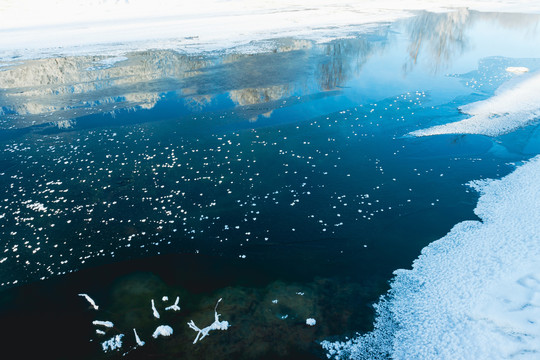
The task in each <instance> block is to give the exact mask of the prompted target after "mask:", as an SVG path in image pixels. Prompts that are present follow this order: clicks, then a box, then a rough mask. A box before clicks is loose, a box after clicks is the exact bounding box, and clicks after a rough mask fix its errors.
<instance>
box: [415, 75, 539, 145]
mask: <svg viewBox="0 0 540 360" xmlns="http://www.w3.org/2000/svg"><path fill="white" fill-rule="evenodd" d="M460 111H461V112H463V113H465V114H468V115H471V117H470V118H467V119H464V120H461V121H457V122H453V123H449V124H444V125H438V126H433V127H430V128H427V129H421V130H416V131H413V132H411V133H410V134H409V135H413V136H431V135H442V134H480V135H487V136H499V135H503V134H506V133H509V132H511V131H514V130H516V129H518V128H521V127H524V126H527V125H530V124H532V123H533V122H535V121H537V120H538V119H539V118H540V72H535V73H533V74H528V75H521V76H519V77H517V78H515V79H512V80H510V81H509V82H508V83H506V84H503V85H502V86H501V87H500V88H499V89H498V90H497V92H496V93H495V95H494V96H492V97H490V98H489V99H486V100H482V101H477V102H474V103H471V104H467V105H465V106H462V107H461V108H460Z"/></svg>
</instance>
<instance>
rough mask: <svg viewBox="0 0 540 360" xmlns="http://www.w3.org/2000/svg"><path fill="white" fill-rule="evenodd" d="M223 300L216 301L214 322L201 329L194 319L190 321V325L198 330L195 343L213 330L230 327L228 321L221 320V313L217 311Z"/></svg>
mask: <svg viewBox="0 0 540 360" xmlns="http://www.w3.org/2000/svg"><path fill="white" fill-rule="evenodd" d="M221 300H222V299H219V300H218V302H217V303H216V307H215V308H214V322H213V323H212V324H210V325H208V326H207V327H205V328H204V329H199V328H198V327H197V325H195V323H194V322H193V320H191V321H190V322H188V325H189V327H190V328H192V329H193V330H195V331H197V337H195V340H194V341H193V343H194V344H196V343H197V341H199V340H202V339H204V337H205V336H207V335H208V333H209V332H210V331H212V330H227V329H228V328H229V326H230V325H229V322H228V321H225V320H224V321H219V317H220V316H221V314H218V313H217V307H218V305H219V303H220V302H221ZM201 335H202V336H201ZM199 337H200V338H199Z"/></svg>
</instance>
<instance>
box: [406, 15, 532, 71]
mask: <svg viewBox="0 0 540 360" xmlns="http://www.w3.org/2000/svg"><path fill="white" fill-rule="evenodd" d="M479 20H482V21H486V20H487V21H490V22H495V23H496V24H497V25H499V26H501V27H505V28H508V29H524V30H531V31H536V30H537V28H538V24H539V20H540V17H539V16H538V15H527V14H506V13H504V14H503V13H482V12H476V11H469V10H467V9H464V8H462V9H458V10H456V11H452V12H448V13H440V14H436V13H429V12H423V13H421V14H420V15H419V16H417V17H414V18H412V19H411V20H408V22H407V24H408V25H407V27H406V31H407V32H408V35H409V38H410V41H411V43H410V45H409V47H408V52H409V61H408V62H407V63H406V64H404V70H405V71H410V70H411V69H412V68H413V67H414V66H416V64H417V62H418V59H419V56H420V55H421V54H422V55H423V56H427V57H429V60H430V64H431V66H432V70H433V71H435V72H436V71H438V70H439V69H441V68H443V67H445V66H447V65H448V64H449V62H450V61H451V60H452V59H453V58H455V57H457V56H459V55H461V54H462V53H463V51H465V50H466V49H467V46H468V42H467V36H466V32H467V31H468V30H469V29H470V28H471V27H472V25H473V24H474V23H475V22H477V21H479ZM493 41H496V39H493Z"/></svg>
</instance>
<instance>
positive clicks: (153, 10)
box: [0, 0, 540, 60]
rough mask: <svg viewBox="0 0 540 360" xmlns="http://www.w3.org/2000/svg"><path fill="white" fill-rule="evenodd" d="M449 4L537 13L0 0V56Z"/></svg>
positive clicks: (197, 46) (334, 24) (190, 43)
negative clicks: (456, 8) (463, 9)
mask: <svg viewBox="0 0 540 360" xmlns="http://www.w3.org/2000/svg"><path fill="white" fill-rule="evenodd" d="M449 7H454V8H455V7H468V8H469V9H476V10H489V11H511V12H540V4H538V3H536V2H528V1H525V0H521V1H508V0H499V1H488V0H475V1H474V0H473V1H465V0H457V1H453V2H452V4H451V6H449V5H448V2H447V1H442V0H438V1H429V0H413V1H407V2H406V3H405V4H404V3H403V2H402V1H397V0H385V1H375V0H364V1H357V2H351V1H346V0H336V1H332V2H328V1H325V0H311V1H306V0H273V1H264V2H263V1H248V0H229V1H225V0H200V1H197V2H193V1H187V0H180V1H176V0H156V1H150V0H129V1H115V0H41V1H40V0H6V1H3V2H2V3H1V4H0V12H1V13H2V14H3V15H4V16H2V21H1V22H0V60H10V59H12V60H14V59H15V58H18V59H20V58H36V57H43V56H52V55H59V54H61V55H66V54H90V53H96V52H100V53H111V54H118V53H122V52H123V51H127V50H137V49H148V48H153V49H155V48H167V49H176V50H181V51H188V52H198V51H209V50H218V49H228V48H231V47H233V46H239V45H246V44H249V43H250V42H252V41H257V40H263V39H272V38H280V37H288V36H292V37H302V38H306V39H316V40H321V41H325V40H329V39H332V38H336V37H343V36H348V35H350V33H351V32H353V31H358V30H360V29H362V26H363V25H365V24H371V23H376V22H384V21H392V20H395V19H397V18H402V17H406V16H411V15H412V12H411V10H431V11H446V10H448V8H449ZM90 45H91V46H90ZM252 50H253V49H252Z"/></svg>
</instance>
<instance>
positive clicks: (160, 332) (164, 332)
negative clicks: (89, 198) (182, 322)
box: [152, 325, 173, 339]
mask: <svg viewBox="0 0 540 360" xmlns="http://www.w3.org/2000/svg"><path fill="white" fill-rule="evenodd" d="M172 334H173V329H172V327H170V326H169V325H160V326H158V327H157V328H156V330H155V331H154V333H153V334H152V337H153V338H154V339H157V338H158V336H171V335H172Z"/></svg>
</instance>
